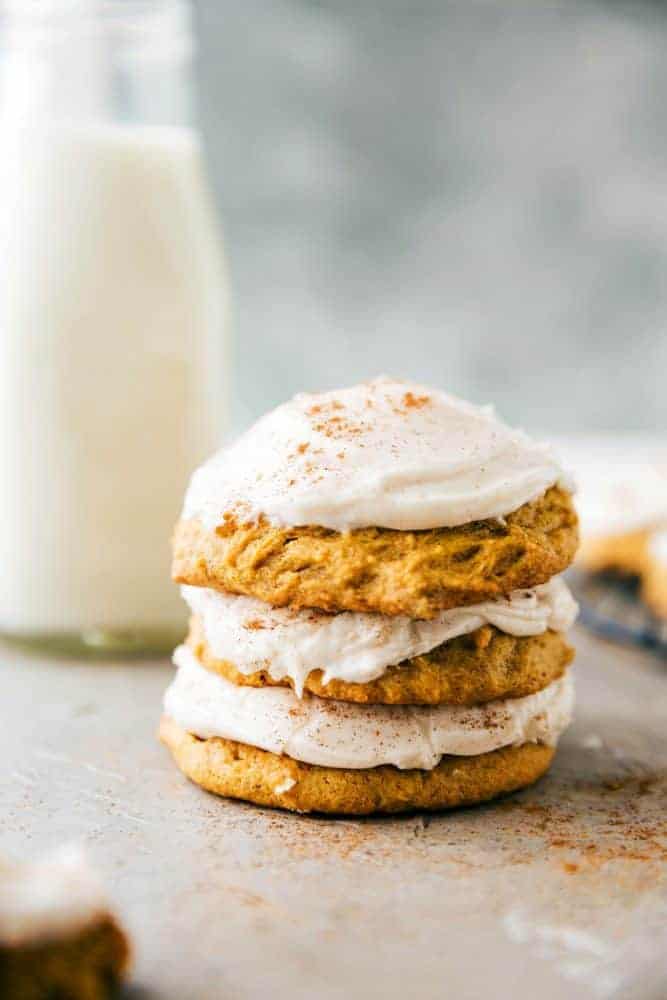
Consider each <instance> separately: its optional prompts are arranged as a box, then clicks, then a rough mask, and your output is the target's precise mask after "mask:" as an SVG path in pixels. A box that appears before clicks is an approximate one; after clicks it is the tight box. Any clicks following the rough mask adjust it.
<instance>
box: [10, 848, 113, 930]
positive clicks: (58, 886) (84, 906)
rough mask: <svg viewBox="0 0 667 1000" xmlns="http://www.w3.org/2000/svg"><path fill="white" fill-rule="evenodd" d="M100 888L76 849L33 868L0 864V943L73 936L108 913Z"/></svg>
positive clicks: (57, 853) (38, 862) (28, 865)
mask: <svg viewBox="0 0 667 1000" xmlns="http://www.w3.org/2000/svg"><path fill="white" fill-rule="evenodd" d="M108 912H109V910H108V901H107V898H106V895H105V893H104V891H103V889H102V886H101V884H100V882H99V880H98V878H97V876H96V875H95V873H94V872H93V871H92V870H91V869H90V867H89V865H88V863H87V861H86V858H85V856H84V854H83V853H82V851H81V850H80V848H78V847H75V846H68V847H64V848H61V849H60V850H59V851H57V852H56V853H54V854H52V855H51V856H50V857H48V858H45V859H43V860H41V861H37V862H34V863H25V864H17V865H5V864H4V863H0V944H2V945H8V946H12V945H19V944H26V943H30V944H33V943H36V942H39V941H45V940H54V939H58V938H61V937H65V936H68V935H70V934H76V933H77V932H79V931H81V930H83V929H84V928H85V927H87V926H88V925H90V924H92V923H94V922H95V921H96V920H97V919H99V918H100V917H102V916H103V915H104V914H106V913H108Z"/></svg>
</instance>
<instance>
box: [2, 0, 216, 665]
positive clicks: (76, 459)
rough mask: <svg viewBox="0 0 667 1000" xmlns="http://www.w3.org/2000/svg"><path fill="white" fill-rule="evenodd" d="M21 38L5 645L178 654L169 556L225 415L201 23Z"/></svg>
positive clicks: (7, 322) (23, 10)
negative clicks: (190, 484)
mask: <svg viewBox="0 0 667 1000" xmlns="http://www.w3.org/2000/svg"><path fill="white" fill-rule="evenodd" d="M3 29H4V30H3V50H4V51H3V61H2V66H1V70H2V77H1V80H0V87H1V89H0V102H1V104H0V128H1V130H2V159H1V161H0V255H1V256H0V267H1V269H2V275H3V281H2V290H1V293H0V552H1V553H2V570H3V582H2V585H1V586H0V633H3V634H5V635H8V636H13V637H19V638H24V639H35V640H38V641H42V642H46V643H48V644H51V645H54V644H55V645H59V646H60V647H62V646H72V647H75V648H91V647H92V648H99V649H106V650H109V651H111V652H113V653H118V652H122V651H132V652H134V651H142V650H146V649H148V648H158V647H159V648H161V647H163V646H164V647H168V646H169V645H170V644H171V642H172V641H173V636H174V633H175V632H177V631H178V630H179V629H180V627H181V622H182V612H181V608H180V604H181V602H180V600H179V598H178V595H177V593H175V588H174V587H173V585H172V584H171V583H170V581H169V537H170V534H171V530H172V527H173V524H174V522H175V520H176V518H177V515H178V511H179V505H180V499H181V496H182V493H183V489H184V487H185V483H186V481H187V477H188V474H189V471H190V470H191V468H192V467H193V466H194V465H196V464H198V463H199V462H200V461H201V459H202V458H203V457H204V456H205V455H206V453H207V452H209V451H210V450H212V449H213V448H214V447H215V446H216V444H217V443H218V441H219V438H220V436H221V433H222V430H223V420H224V414H225V403H226V399H225V392H224V384H223V376H224V374H225V368H226V363H225V356H224V348H225V326H226V288H225V278H224V267H223V261H222V255H221V250H220V245H219V238H218V233H217V230H216V225H215V220H214V215H213V211H212V207H211V204H210V200H209V197H208V193H207V190H206V184H205V180H204V176H203V170H202V161H201V153H200V144H199V137H198V134H197V131H196V130H195V129H194V128H193V125H192V121H191V117H190V94H189V87H190V61H191V53H192V38H191V34H190V26H189V10H188V8H187V6H186V5H185V4H184V3H183V2H179V0H136V2H134V0H127V2H124V3H122V4H109V3H105V2H103V0H100V2H96V0H35V2H32V3H25V2H22V0H18V2H13V3H10V4H8V5H6V7H5V20H4V22H3Z"/></svg>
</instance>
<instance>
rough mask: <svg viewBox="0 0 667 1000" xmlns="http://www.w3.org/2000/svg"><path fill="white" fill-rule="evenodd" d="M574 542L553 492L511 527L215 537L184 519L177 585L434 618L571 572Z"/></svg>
mask: <svg viewBox="0 0 667 1000" xmlns="http://www.w3.org/2000/svg"><path fill="white" fill-rule="evenodd" d="M577 542H578V530H577V516H576V513H575V510H574V507H573V504H572V499H571V496H570V494H569V493H568V492H567V491H566V490H565V489H563V488H562V487H559V486H554V487H552V488H551V489H549V490H547V492H546V493H545V494H544V495H543V496H541V497H540V498H539V499H537V500H533V501H531V502H530V503H526V504H524V505H523V506H522V507H520V508H519V509H518V510H516V511H514V512H513V513H511V514H509V515H508V516H507V517H505V518H502V519H498V518H489V519H486V520H483V521H475V522H473V523H471V524H465V525H461V526H459V527H454V528H432V529H427V530H424V531H407V530H406V531H399V530H394V529H388V528H377V527H373V528H361V529H357V530H354V531H350V532H339V531H333V530H330V529H327V528H322V527H312V526H310V527H301V528H299V527H296V528H280V527H276V526H274V525H271V524H269V523H268V522H267V521H265V520H264V519H261V520H260V521H259V522H257V523H239V522H237V521H235V520H233V519H228V520H227V521H225V522H224V523H223V524H222V525H221V526H219V527H218V528H217V529H213V530H211V529H210V528H208V527H206V525H204V524H203V523H202V522H201V521H200V520H198V519H189V520H187V519H186V520H182V521H180V522H179V524H178V525H177V526H176V531H175V536H174V558H173V578H174V580H176V581H177V582H178V583H185V584H190V585H192V586H195V587H212V588H213V589H218V590H222V591H229V592H231V593H234V594H247V595H250V596H252V597H256V598H259V599H260V600H262V601H266V602H268V603H269V604H274V605H277V606H284V605H290V606H292V607H294V608H308V607H312V608H321V609H323V610H325V611H344V610H349V611H378V612H381V613H383V614H388V615H398V614H404V615H409V616H410V617H412V618H434V617H435V616H436V615H437V614H438V613H439V612H440V611H442V610H444V609H447V608H456V607H461V606H463V605H467V604H476V603H479V602H480V601H486V600H489V599H492V598H495V597H499V596H502V595H507V594H509V593H511V591H513V590H519V589H521V588H531V587H534V586H536V585H538V584H541V583H545V582H546V581H547V580H549V579H550V578H551V577H552V576H555V575H556V574H557V573H561V572H562V571H563V570H564V569H566V568H567V566H568V565H569V564H570V563H571V561H572V559H573V557H574V554H575V552H576V548H577Z"/></svg>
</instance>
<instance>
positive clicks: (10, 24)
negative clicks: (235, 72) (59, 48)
mask: <svg viewBox="0 0 667 1000" xmlns="http://www.w3.org/2000/svg"><path fill="white" fill-rule="evenodd" d="M82 36H84V37H91V36H93V37H101V38H104V39H106V40H108V42H109V44H110V45H113V46H114V47H116V48H121V49H124V50H127V51H129V52H131V51H132V50H134V49H136V50H139V49H140V50H142V52H143V53H144V55H145V54H146V51H147V50H149V51H150V54H151V55H154V56H156V57H162V58H164V57H165V56H170V57H174V56H180V57H183V58H186V57H190V56H192V55H193V54H194V51H195V38H194V31H193V24H192V9H191V5H190V2H189V0H0V46H2V47H3V48H16V47H23V46H26V47H31V48H32V47H39V48H48V47H49V46H51V45H54V46H55V45H61V44H63V43H64V42H66V41H67V40H68V39H71V38H76V37H82Z"/></svg>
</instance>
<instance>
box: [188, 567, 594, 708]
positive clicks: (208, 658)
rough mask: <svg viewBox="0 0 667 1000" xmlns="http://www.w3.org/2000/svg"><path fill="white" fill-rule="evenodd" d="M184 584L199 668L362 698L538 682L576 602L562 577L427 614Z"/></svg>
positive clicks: (563, 663)
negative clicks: (271, 599) (328, 607)
mask: <svg viewBox="0 0 667 1000" xmlns="http://www.w3.org/2000/svg"><path fill="white" fill-rule="evenodd" d="M182 590H183V596H184V598H185V600H186V601H187V603H188V604H189V606H190V608H191V610H192V611H193V617H192V619H191V622H190V634H189V636H188V645H189V647H190V649H191V650H192V651H193V653H194V654H195V656H196V658H197V659H198V660H199V661H200V663H201V664H202V665H203V666H205V667H206V668H207V669H208V670H211V671H213V672H215V673H219V674H222V675H223V676H225V677H226V678H227V679H228V680H231V681H232V682H233V683H235V684H238V685H247V686H251V687H263V686H266V685H289V686H291V687H292V688H294V690H295V691H296V693H297V694H298V695H301V694H302V692H303V691H308V692H310V693H311V694H316V695H319V696H320V697H323V698H336V699H340V700H343V701H353V702H361V703H383V704H440V703H443V702H447V703H450V704H468V705H472V704H475V703H477V702H484V701H491V700H493V699H495V698H512V697H520V696H522V695H526V694H532V693H534V692H535V691H539V690H540V689H541V688H543V687H545V686H546V685H547V684H549V683H550V682H551V681H553V680H556V679H557V678H558V677H560V676H561V675H562V673H563V672H564V670H565V669H566V667H567V666H568V664H569V663H570V662H571V659H572V655H573V654H572V650H571V647H570V646H569V645H568V643H567V642H566V640H565V638H564V635H563V633H564V632H566V631H567V630H568V629H569V628H570V627H571V625H572V624H573V622H574V620H575V618H576V615H577V610H578V609H577V604H576V602H575V601H574V599H573V598H572V596H571V594H570V592H569V590H568V588H567V586H566V584H565V583H564V582H563V581H562V580H560V579H559V578H554V579H553V580H551V581H550V582H549V583H547V584H543V585H541V586H540V587H537V588H536V589H535V590H532V591H518V592H515V593H513V594H512V595H510V596H509V597H507V598H501V599H498V600H497V601H491V602H487V603H486V604H480V605H468V606H467V607H465V608H457V609H452V610H450V611H443V612H440V614H439V615H438V617H437V618H434V619H431V620H430V621H417V620H414V619H410V618H407V617H405V616H393V617H390V616H386V615H379V614H361V613H358V612H341V613H339V614H336V615H332V614H327V613H326V612H322V611H314V610H309V611H305V610H303V611H295V610H294V609H292V608H273V607H271V605H268V604H264V603H262V602H260V601H257V600H256V599H254V598H248V597H239V596H236V595H233V594H221V593H218V592H217V591H212V590H206V589H203V588H196V587H184V588H182Z"/></svg>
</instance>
